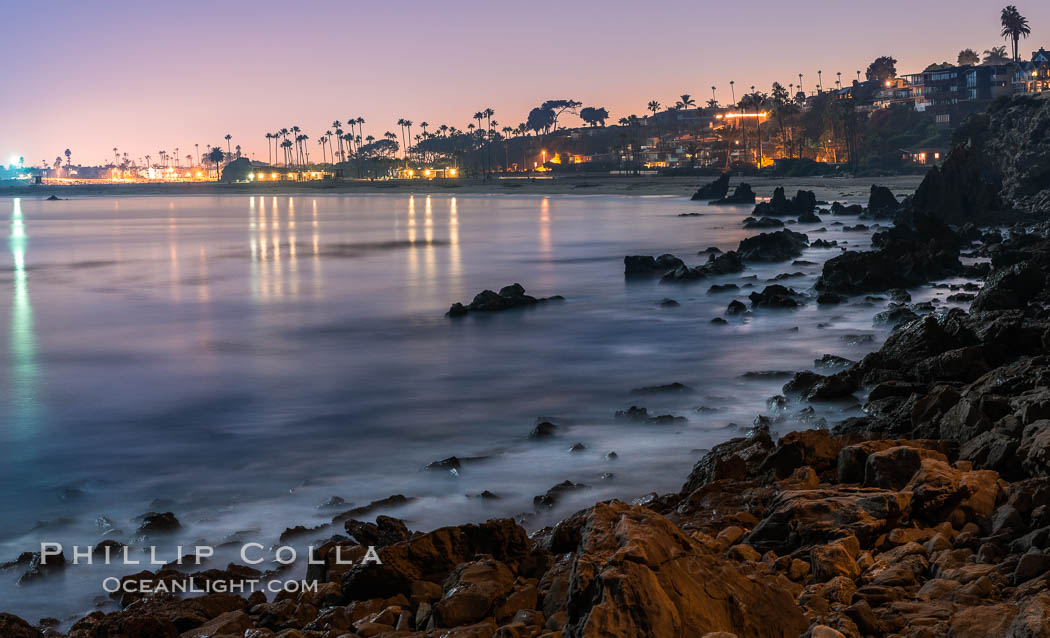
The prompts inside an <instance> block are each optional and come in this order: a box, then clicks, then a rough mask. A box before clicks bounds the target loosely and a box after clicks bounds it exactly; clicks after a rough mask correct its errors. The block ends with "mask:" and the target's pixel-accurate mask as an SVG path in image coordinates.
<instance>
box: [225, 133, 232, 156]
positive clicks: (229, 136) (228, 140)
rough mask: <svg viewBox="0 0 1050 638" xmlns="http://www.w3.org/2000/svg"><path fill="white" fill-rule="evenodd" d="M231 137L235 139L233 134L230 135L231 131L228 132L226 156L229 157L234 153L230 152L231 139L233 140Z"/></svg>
mask: <svg viewBox="0 0 1050 638" xmlns="http://www.w3.org/2000/svg"><path fill="white" fill-rule="evenodd" d="M231 139H233V136H232V135H230V134H229V133H227V134H226V156H227V157H229V156H230V155H232V153H231V152H230V140H231Z"/></svg>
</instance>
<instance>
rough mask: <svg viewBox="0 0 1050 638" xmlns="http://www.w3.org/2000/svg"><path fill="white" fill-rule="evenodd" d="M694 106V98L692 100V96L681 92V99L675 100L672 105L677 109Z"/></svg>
mask: <svg viewBox="0 0 1050 638" xmlns="http://www.w3.org/2000/svg"><path fill="white" fill-rule="evenodd" d="M694 106H696V100H694V99H693V96H691V95H689V94H688V93H683V94H682V96H681V99H680V100H678V101H677V102H675V105H674V107H675V108H676V109H678V110H679V111H682V110H685V109H689V108H692V107H694Z"/></svg>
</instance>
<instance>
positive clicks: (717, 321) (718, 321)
mask: <svg viewBox="0 0 1050 638" xmlns="http://www.w3.org/2000/svg"><path fill="white" fill-rule="evenodd" d="M711 323H713V324H716V325H720V326H724V325H726V324H727V323H729V322H728V321H726V320H725V319H723V318H721V317H715V318H714V319H712V320H711Z"/></svg>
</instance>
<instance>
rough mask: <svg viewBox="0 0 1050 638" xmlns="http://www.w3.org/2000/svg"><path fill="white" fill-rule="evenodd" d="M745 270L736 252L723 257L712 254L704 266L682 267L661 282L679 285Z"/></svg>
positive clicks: (665, 276) (667, 275) (668, 274)
mask: <svg viewBox="0 0 1050 638" xmlns="http://www.w3.org/2000/svg"><path fill="white" fill-rule="evenodd" d="M743 269H744V263H743V262H742V261H741V260H740V257H739V256H738V255H737V253H736V252H735V251H729V252H728V253H725V254H722V255H715V254H713V253H712V254H711V257H710V259H709V260H708V262H707V263H706V264H704V265H703V266H696V267H695V268H689V267H687V266H680V267H678V268H676V269H675V270H672V271H671V272H668V273H667V274H665V275H664V276H663V278H662V279H661V280H660V281H661V282H662V283H678V282H689V281H696V280H699V279H705V278H707V277H710V276H712V275H728V274H731V273H737V272H740V271H742V270H743Z"/></svg>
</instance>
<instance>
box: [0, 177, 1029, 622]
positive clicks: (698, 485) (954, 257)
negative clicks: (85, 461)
mask: <svg viewBox="0 0 1050 638" xmlns="http://www.w3.org/2000/svg"><path fill="white" fill-rule="evenodd" d="M931 175H933V180H936V179H938V178H939V175H940V174H939V173H936V172H935V173H931ZM949 175H952V176H957V175H958V173H957V172H956V173H949ZM953 178H954V177H953ZM928 179H930V178H928ZM962 179H965V176H964V177H963V178H962ZM748 181H750V180H748ZM879 181H880V183H881V182H882V180H879ZM964 183H965V182H964ZM792 185H793V186H794V185H795V182H792ZM753 186H755V187H756V188H768V186H769V184H765V185H760V184H759V183H758V182H757V180H756V181H755V183H754V184H753ZM954 186H957V185H954ZM924 188H926V189H927V190H926V198H925V199H924V198H923V197H921V196H922V195H923V189H924ZM929 188H930V187H929V185H928V184H927V183H925V182H924V184H923V185H922V186H921V187H920V189H919V191H918V192H917V194H916V197H915V202H914V203H913V201H912V200H911V199H910V198H909V199H908V200H907V201H906V202H905V203H904V204H902V205H900V206H898V205H897V202H896V201H894V203H893V205H891V206H889V207H888V208H886V209H881V208H878V209H877V208H876V205H875V202H876V201H877V200H876V191H875V189H872V199H871V201H870V202H869V206H868V207H867V208H866V209H865V210H863V211H861V210H855V211H847V212H839V213H836V212H834V209H832V210H831V211H830V212H829V211H827V210H825V209H820V210H818V212H819V213H820V214H821V215H826V214H831V215H835V214H842V215H858V214H860V215H861V217H860V219H864V220H868V219H890V218H893V219H895V220H896V222H895V224H894V226H893V228H891V229H889V230H885V231H883V232H879V233H878V234H877V235H878V237H877V241H875V242H874V243H875V249H874V250H871V251H866V252H855V251H846V252H843V253H842V254H841V255H839V256H837V257H835V258H833V259H831V260H829V261H828V262H827V263H825V264H824V267H823V271H822V275H821V278H820V280H819V281H818V283H817V285H816V290H817V291H818V292H819V293H820V298H819V299H818V300H817V303H819V304H820V305H826V306H829V307H833V306H834V305H837V304H841V303H845V302H847V301H848V300H849V299H850V298H864V297H865V296H866V295H867V296H874V297H877V298H880V299H885V298H889V299H892V300H894V302H895V303H894V305H893V307H892V309H891V311H890V312H889V313H887V314H886V317H884V320H886V321H892V322H894V323H895V324H897V329H896V330H895V331H894V332H893V334H892V336H891V337H890V338H889V339H888V340H887V341H886V343H885V344H883V346H882V347H881V348H880V349H879V350H878V351H877V352H873V353H871V354H870V355H868V356H867V357H865V358H864V359H863V360H862V361H860V362H857V363H855V364H847V365H845V366H844V367H842V368H841V369H839V370H838V371H833V372H831V371H829V373H827V374H821V373H816V372H812V371H802V372H798V373H795V374H794V375H793V376H792V377H791V378H790V380H788V381H787V383H785V384H784V386H783V394H780V395H777V396H775V397H771V398H770V400H769V408H770V412H771V414H770V415H768V416H767V415H763V416H760V417H759V418H758V419H756V422H755V427H754V428H752V429H751V430H750V431H749V432H748V433H747V435H746V436H743V437H737V438H734V439H731V440H729V441H727V442H725V443H722V444H720V445H718V446H716V447H715V448H714V449H712V450H711V451H710V452H708V453H706V454H704V455H703V456H702V457H701V458H700V459H699V460H698V461H697V463H696V465H695V466H694V468H693V470H692V472H691V473H690V475H689V476H688V478H687V479H686V481H685V484H684V485H683V487H682V489H681V490H680V491H679V492H677V493H671V494H665V495H655V494H654V495H650V496H647V497H643V498H640V499H638V500H636V501H635V502H633V503H631V504H627V503H622V502H618V501H612V502H603V503H597V504H595V505H593V506H592V507H588V508H585V509H583V510H581V511H579V512H577V513H575V514H573V515H571V516H569V517H567V518H565V519H564V520H562V521H561V522H559V523H558V524H556V525H554V526H552V527H549V528H544V529H542V530H539V531H538V532H536V533H534V534H532V535H531V536H527V535H526V533H525V530H524V529H523V528H522V527H521V526H520V525H519V524H518V523H517V522H515V521H513V520H511V519H499V520H493V521H489V522H486V523H483V524H466V525H459V526H453V527H446V528H441V529H438V530H434V531H431V532H428V533H425V534H420V533H418V532H411V531H410V530H408V529H407V527H406V526H405V524H404V523H403V522H402V521H399V520H397V519H396V518H392V517H390V516H386V515H380V516H378V517H377V518H376V519H375V522H370V521H369V520H365V521H362V520H357V519H356V518H355V517H356V516H367V517H368V518H371V514H372V513H378V512H389V513H391V514H394V515H396V513H397V512H396V507H395V508H391V507H390V506H391V505H396V502H392V501H387V502H385V503H384V502H380V503H374V504H372V505H375V507H372V506H371V505H370V506H366V508H365V509H363V510H352V511H351V512H347V513H346V516H343V515H338V516H336V518H335V520H336V522H341V523H343V527H344V529H345V531H346V535H338V536H336V537H331V538H329V539H328V540H327V541H326V542H325V543H324V544H323V545H321V546H320V548H319V549H318V551H317V553H316V557H317V558H318V559H320V563H319V564H318V565H316V566H311V568H310V569H309V570H308V571H307V579H308V580H316V581H317V582H319V583H320V588H319V589H318V590H316V591H313V592H303V593H300V594H295V593H282V594H279V595H278V596H277V597H276V598H274V599H273V600H272V601H268V600H267V599H266V598H265V596H260V595H257V594H252V595H251V596H250V597H247V598H243V597H241V596H238V595H233V594H215V593H212V594H207V595H205V596H202V597H199V598H194V599H185V600H180V599H175V598H171V597H167V596H156V597H140V596H138V595H130V596H125V597H123V599H122V600H121V604H122V606H123V607H124V609H123V610H122V611H118V612H114V613H110V614H103V613H102V612H96V613H95V614H91V615H90V616H88V617H85V618H83V619H81V620H80V621H78V622H76V623H75V624H74V625H73V626H72V628H71V630H70V632H69V636H70V637H71V638H98V637H103V636H105V637H106V638H110V637H114V636H126V637H128V638H137V637H139V636H141V637H143V638H145V637H146V636H164V637H167V636H171V637H172V638H174V637H175V636H180V635H181V636H182V637H183V638H196V637H198V636H233V635H238V636H240V635H245V636H248V635H250V636H252V637H253V638H255V637H259V638H261V637H263V636H282V637H285V638H292V637H295V638H298V637H299V636H309V637H310V638H327V637H333V638H334V637H337V636H363V637H364V636H384V637H390V638H393V637H394V636H398V637H422V636H428V637H429V636H448V637H458V638H468V637H471V638H477V637H481V638H490V637H492V636H497V635H498V636H501V637H506V636H529V637H530V638H532V637H537V636H540V637H544V638H562V637H567V636H675V635H698V636H707V635H709V634H710V635H711V636H719V637H720V638H726V637H727V636H731V635H735V636H741V637H742V636H799V635H804V636H808V637H810V638H837V637H839V636H842V637H849V638H859V637H862V636H870V635H876V636H878V635H907V636H915V638H919V637H925V636H938V635H966V636H970V635H972V636H987V635H1007V634H1009V635H1019V636H1020V635H1024V636H1042V635H1046V630H1047V627H1046V624H1045V618H1046V617H1048V614H1050V593H1048V589H1050V554H1048V553H1047V550H1048V549H1050V547H1048V540H1050V531H1048V530H1050V509H1048V508H1050V477H1048V476H1047V475H1046V467H1047V462H1048V461H1050V419H1048V418H1047V417H1050V411H1048V410H1050V409H1048V407H1047V406H1050V398H1048V396H1047V393H1046V390H1045V387H1046V380H1047V379H1050V358H1048V356H1047V354H1048V348H1050V336H1048V335H1050V315H1048V313H1047V311H1046V307H1047V304H1048V303H1050V288H1048V286H1047V281H1048V275H1050V225H1048V224H1046V223H1045V222H1044V223H1042V224H1041V225H1040V224H1034V225H1033V224H1032V223H1031V222H1038V221H1039V220H1038V218H1032V219H1029V223H1028V224H1026V225H1023V226H1022V225H1018V226H1016V227H1015V228H1014V229H1012V230H1011V231H1010V232H1006V233H1004V232H1003V229H1002V228H1001V225H1002V224H1001V221H1002V220H1004V219H1011V220H1012V219H1015V218H1014V217H1000V218H998V219H997V218H995V217H986V218H984V219H979V218H978V216H977V215H976V214H974V215H972V216H971V217H970V218H969V219H967V218H963V219H958V218H955V219H953V220H952V223H953V224H954V228H950V227H949V226H948V225H947V223H946V220H943V219H941V218H939V217H936V216H933V215H931V214H929V213H928V212H925V211H924V209H923V208H921V207H922V206H924V205H928V204H929V202H930V200H929ZM812 197H813V198H814V199H825V197H826V196H821V195H816V196H812ZM799 199H800V200H802V199H803V198H799ZM831 199H834V197H831ZM797 204H798V202H796V201H795V200H791V201H790V202H788V201H785V200H784V199H783V198H781V199H780V200H779V202H778V201H777V200H776V198H774V200H773V202H771V204H770V205H768V206H767V207H766V208H763V209H761V210H762V211H763V214H766V213H769V214H772V215H773V216H774V217H775V216H778V215H779V216H784V215H785V211H792V213H791V214H792V215H793V214H794V212H793V207H795V206H796V205H797ZM781 207H782V209H780V208H781ZM758 211H759V209H756V217H757V216H758V215H757V213H758ZM801 212H803V213H809V212H812V209H810V210H808V211H801ZM953 214H955V215H959V214H960V213H959V212H958V211H954V213H953ZM850 219H851V221H852V220H853V219H856V218H850ZM865 223H868V222H867V221H865ZM976 223H983V224H984V228H983V229H978V227H977V226H976V225H975V224H976ZM1033 226H1034V227H1033ZM797 242H798V239H797V238H796V237H795V234H794V233H792V232H791V231H788V230H786V229H785V230H775V231H770V232H766V233H761V234H756V235H753V236H751V237H749V238H747V239H745V240H743V241H742V242H741V244H740V248H738V251H739V252H740V253H744V252H745V250H755V251H759V252H758V253H753V254H758V255H759V258H761V259H766V258H767V257H766V256H764V255H762V253H764V252H767V251H768V253H769V254H775V255H783V254H788V256H787V257H786V258H785V257H782V256H777V257H774V258H773V260H774V261H788V260H790V259H791V258H792V257H791V255H790V253H791V251H792V250H798V248H797V247H796V246H797ZM782 251H786V252H782ZM661 259H662V258H661ZM963 259H965V260H966V262H965V263H964V261H963ZM654 263H657V264H659V262H654ZM665 265H667V267H664V266H665ZM734 267H735V266H734V259H733V258H726V259H724V260H723V258H721V257H719V258H716V259H712V260H711V261H710V262H709V263H708V264H707V265H705V266H700V267H697V268H694V269H690V268H686V267H685V266H684V265H682V266H677V265H675V264H666V262H664V264H660V268H661V270H660V273H659V274H662V275H663V276H664V277H665V278H667V277H672V279H671V280H672V281H686V280H695V279H702V278H704V277H705V276H706V275H707V274H708V273H709V272H712V270H711V269H721V268H734ZM669 268H670V269H669ZM654 270H655V267H654ZM719 272H721V271H719ZM728 272H732V270H730V271H728ZM957 277H961V278H964V279H968V280H973V279H984V282H985V283H984V286H983V287H982V286H976V285H973V286H966V285H956V287H954V288H950V287H949V289H948V290H946V291H945V293H944V294H952V295H955V296H957V299H958V300H960V301H966V302H972V303H971V306H970V308H969V310H968V311H961V310H958V309H953V310H950V311H947V312H936V310H937V309H936V308H935V304H932V303H927V302H923V303H920V304H911V303H910V301H911V299H910V296H909V295H908V294H907V292H905V291H903V290H902V289H904V288H909V287H916V286H925V285H929V284H930V282H935V281H943V280H945V279H951V278H957ZM946 286H947V284H946ZM971 293H973V294H971ZM799 297H801V295H798V293H795V292H794V291H791V290H790V289H786V288H785V287H783V286H779V285H777V284H773V285H767V286H766V287H765V289H764V290H762V291H761V292H758V291H757V290H756V292H755V293H753V294H752V295H751V296H750V298H751V302H752V311H754V310H757V309H758V308H760V307H780V308H784V307H793V305H795V304H797V303H799ZM805 301H807V302H808V300H805ZM851 400H852V401H861V402H863V403H864V406H865V410H864V411H865V413H866V416H864V417H859V418H851V419H846V420H845V421H842V422H841V423H838V424H835V425H834V427H832V428H830V429H829V428H826V427H825V428H822V427H819V426H818V427H816V428H814V429H809V430H803V431H798V432H792V433H788V434H785V435H784V436H781V437H780V438H779V440H776V441H774V440H773V437H772V435H771V428H770V426H771V425H773V424H775V423H776V422H777V419H778V418H780V417H781V416H783V415H785V414H787V413H789V412H790V413H798V414H806V410H807V409H810V410H811V409H812V408H811V407H810V406H811V404H813V403H816V402H825V401H851ZM574 487H575V486H574V485H572V484H569V485H566V484H559V485H557V486H555V487H554V488H552V489H551V491H550V492H548V494H547V496H548V497H550V498H557V497H558V495H559V494H561V493H564V492H566V491H567V490H572V489H574ZM293 529H294V528H293ZM289 531H293V530H289ZM302 531H303V532H305V533H307V534H309V533H310V532H311V531H312V530H302ZM317 531H319V532H320V531H321V530H317ZM325 533H326V532H325ZM367 547H375V548H377V549H378V553H379V556H380V558H381V560H382V565H364V564H355V565H353V566H346V565H343V564H341V563H340V561H338V560H336V558H337V557H338V555H339V552H340V551H343V552H346V553H349V554H351V555H353V556H356V557H357V558H358V559H360V558H361V557H362V555H363V554H364V551H365V549H366V548H367ZM37 567H39V564H38V565H37ZM261 575H263V574H262V573H260V572H257V571H255V570H252V571H250V572H245V571H244V568H242V567H237V566H234V565H231V566H229V567H227V568H226V569H225V570H223V569H212V570H206V571H205V572H197V573H195V574H193V575H192V577H196V578H199V579H204V580H207V581H211V582H220V581H221V582H237V581H243V580H245V579H247V578H251V577H255V576H261ZM270 575H271V576H272V575H276V574H273V573H272V574H270ZM189 577H191V575H189V574H186V573H184V572H180V571H177V570H172V569H162V570H159V571H157V572H143V573H140V574H135V575H132V576H129V577H127V579H126V580H127V581H129V582H168V583H174V582H184V581H185V580H186V579H187V578H189ZM625 611H627V612H628V613H625ZM48 624H49V623H41V625H42V628H40V627H37V626H33V625H30V624H29V623H26V622H24V621H20V620H19V619H15V618H14V617H11V616H5V615H0V629H3V630H4V631H5V632H6V633H4V635H8V634H10V635H12V636H15V637H17V638H22V637H23V636H26V637H29V636H32V637H33V638H39V637H40V636H43V635H44V631H45V630H47V625H48ZM50 635H61V634H58V633H50Z"/></svg>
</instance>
